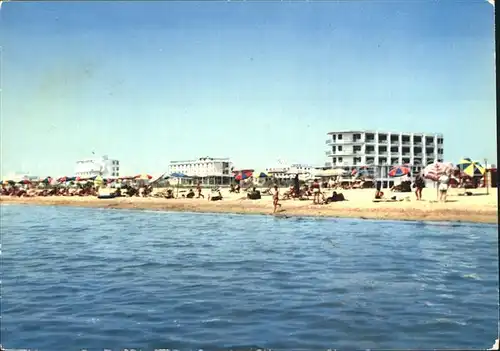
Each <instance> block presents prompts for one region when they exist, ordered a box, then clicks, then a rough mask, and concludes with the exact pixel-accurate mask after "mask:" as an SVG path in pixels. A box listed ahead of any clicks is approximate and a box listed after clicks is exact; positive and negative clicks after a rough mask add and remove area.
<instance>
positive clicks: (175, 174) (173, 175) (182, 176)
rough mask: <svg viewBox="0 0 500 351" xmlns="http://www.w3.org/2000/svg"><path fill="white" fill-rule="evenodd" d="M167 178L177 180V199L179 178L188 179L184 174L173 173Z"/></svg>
mask: <svg viewBox="0 0 500 351" xmlns="http://www.w3.org/2000/svg"><path fill="white" fill-rule="evenodd" d="M169 177H170V178H177V179H178V181H177V197H179V184H180V183H181V178H189V176H187V175H185V174H184V173H178V172H174V173H172V174H170V176H169Z"/></svg>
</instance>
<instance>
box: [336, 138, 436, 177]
mask: <svg viewBox="0 0 500 351" xmlns="http://www.w3.org/2000/svg"><path fill="white" fill-rule="evenodd" d="M328 136H329V138H328V140H326V144H327V145H328V151H326V155H327V156H328V157H329V158H330V160H331V162H329V163H328V165H329V166H331V167H360V166H373V167H371V168H372V169H374V170H375V172H376V173H377V177H379V178H386V177H387V172H388V170H389V169H390V167H392V166H396V165H409V166H410V167H412V168H413V171H418V170H419V169H421V168H422V167H425V166H426V165H428V164H429V163H432V162H434V161H440V162H442V161H443V135H442V134H425V133H394V132H379V131H339V132H330V133H328Z"/></svg>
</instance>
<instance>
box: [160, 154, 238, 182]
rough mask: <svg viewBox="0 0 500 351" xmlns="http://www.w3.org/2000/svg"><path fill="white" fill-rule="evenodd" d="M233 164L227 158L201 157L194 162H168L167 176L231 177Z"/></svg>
mask: <svg viewBox="0 0 500 351" xmlns="http://www.w3.org/2000/svg"><path fill="white" fill-rule="evenodd" d="M232 168H233V163H232V162H231V160H230V159H229V158H213V157H208V156H207V157H201V158H198V159H195V160H184V161H170V165H169V166H168V172H169V174H172V173H182V174H185V175H187V176H190V177H200V178H205V177H219V178H220V177H231V178H232V173H231V172H232Z"/></svg>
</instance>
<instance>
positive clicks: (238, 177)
mask: <svg viewBox="0 0 500 351" xmlns="http://www.w3.org/2000/svg"><path fill="white" fill-rule="evenodd" d="M251 176H252V172H250V171H244V172H240V173H238V174H237V175H236V177H234V179H235V180H243V179H247V178H250V177H251Z"/></svg>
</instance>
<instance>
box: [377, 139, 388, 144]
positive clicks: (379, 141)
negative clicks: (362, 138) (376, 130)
mask: <svg viewBox="0 0 500 351" xmlns="http://www.w3.org/2000/svg"><path fill="white" fill-rule="evenodd" d="M388 142H389V141H388V140H387V139H384V140H380V139H379V140H378V143H379V144H387V143H388Z"/></svg>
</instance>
